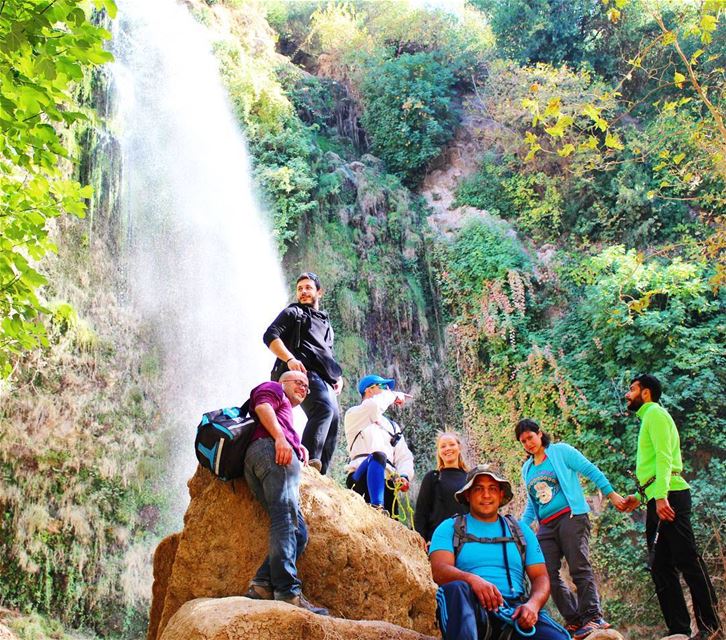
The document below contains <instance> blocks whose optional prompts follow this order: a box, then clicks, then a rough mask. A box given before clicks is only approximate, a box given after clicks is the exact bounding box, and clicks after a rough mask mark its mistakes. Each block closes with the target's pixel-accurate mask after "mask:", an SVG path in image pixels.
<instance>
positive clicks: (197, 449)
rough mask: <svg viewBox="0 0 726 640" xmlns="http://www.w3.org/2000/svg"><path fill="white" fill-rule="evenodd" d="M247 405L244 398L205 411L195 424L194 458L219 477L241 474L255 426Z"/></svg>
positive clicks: (255, 423) (225, 477) (227, 477)
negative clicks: (235, 404) (232, 404)
mask: <svg viewBox="0 0 726 640" xmlns="http://www.w3.org/2000/svg"><path fill="white" fill-rule="evenodd" d="M249 406H250V401H249V400H247V402H245V403H244V404H243V405H242V406H241V407H229V408H227V409H217V410H216V411H209V412H208V413H205V414H204V415H203V416H202V421H201V422H200V423H199V426H198V427H197V437H196V439H195V440H194V453H195V454H196V456H197V460H198V461H199V464H200V465H202V466H203V467H204V468H205V469H208V470H209V471H211V472H212V473H213V474H214V475H215V476H217V477H218V478H220V479H221V480H234V479H235V478H241V477H242V476H243V475H244V464H245V453H246V452H247V447H248V446H249V444H250V439H251V438H252V433H253V432H254V430H255V428H256V427H257V421H256V420H255V418H254V417H253V416H251V415H250V412H249Z"/></svg>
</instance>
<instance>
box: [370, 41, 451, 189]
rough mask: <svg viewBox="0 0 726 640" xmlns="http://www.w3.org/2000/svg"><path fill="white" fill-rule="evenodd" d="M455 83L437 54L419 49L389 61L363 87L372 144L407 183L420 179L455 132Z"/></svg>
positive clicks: (372, 74) (372, 72) (374, 149)
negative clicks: (418, 51) (414, 52)
mask: <svg viewBox="0 0 726 640" xmlns="http://www.w3.org/2000/svg"><path fill="white" fill-rule="evenodd" d="M453 83H454V77H453V74H452V73H451V71H449V70H448V69H447V68H446V67H445V66H443V65H442V64H441V63H440V62H438V61H437V59H436V58H435V56H433V55H431V54H428V53H416V54H403V55H401V56H400V57H398V58H395V59H393V60H388V61H386V62H384V63H383V64H382V65H381V66H380V67H379V68H376V69H374V70H371V72H370V73H369V74H368V76H367V77H366V79H365V80H364V82H363V84H362V86H361V91H362V94H363V101H364V104H365V113H364V114H363V117H362V121H363V125H364V126H365V128H366V130H367V131H368V134H369V136H370V139H371V148H372V149H373V151H374V152H375V153H376V155H378V156H380V157H381V158H382V159H383V160H384V161H385V162H386V165H387V166H388V168H389V169H390V170H391V172H393V173H395V174H396V175H398V176H400V177H401V178H402V179H403V180H404V181H405V182H407V183H414V182H416V180H417V179H418V178H420V176H421V172H422V171H423V170H424V169H425V168H426V165H427V164H428V163H429V161H431V160H432V159H433V158H435V157H436V156H437V155H438V154H439V153H440V151H441V148H442V147H443V145H444V144H445V143H446V142H448V141H449V140H450V139H451V137H452V136H453V131H454V127H455V125H456V123H457V115H456V111H455V110H454V108H453V104H452V97H453Z"/></svg>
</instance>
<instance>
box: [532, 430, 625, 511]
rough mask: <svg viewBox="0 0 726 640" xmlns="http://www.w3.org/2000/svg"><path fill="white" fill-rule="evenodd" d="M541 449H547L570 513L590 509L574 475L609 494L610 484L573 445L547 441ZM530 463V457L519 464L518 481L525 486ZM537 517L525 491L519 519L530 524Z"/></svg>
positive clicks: (610, 490) (535, 509)
mask: <svg viewBox="0 0 726 640" xmlns="http://www.w3.org/2000/svg"><path fill="white" fill-rule="evenodd" d="M545 451H546V452H547V458H548V459H549V461H550V462H551V463H552V466H553V467H554V470H555V473H556V474H557V480H558V481H559V483H560V487H562V493H564V494H565V498H566V499H567V504H568V505H570V510H571V511H572V514H573V515H576V516H578V515H580V514H582V513H588V512H589V511H590V507H589V505H588V504H587V501H586V500H585V494H584V493H583V491H582V487H581V486H580V479H579V478H578V477H577V476H578V474H580V475H583V476H585V477H586V478H588V479H590V480H592V482H594V483H595V484H596V485H597V488H598V489H600V491H602V492H603V493H604V494H605V495H606V496H607V495H609V494H610V493H612V491H613V487H612V485H611V484H610V482H608V479H607V478H606V477H605V474H604V473H603V472H602V471H600V469H598V468H597V467H596V466H595V465H594V464H593V463H592V462H590V461H589V460H588V459H587V458H586V457H585V456H583V455H582V454H581V453H580V452H579V451H578V450H577V449H575V447H572V446H570V445H569V444H566V443H564V442H558V443H557V444H551V445H550V446H549V447H547V448H546V449H545ZM532 464H534V460H533V459H532V458H531V457H530V458H529V459H528V460H527V462H525V463H524V466H523V467H522V480H523V481H524V483H525V486H526V484H527V472H528V471H529V469H530V467H531V466H532ZM538 519H539V518H538V516H537V507H536V506H535V504H534V503H533V502H532V499H531V498H530V497H529V494H527V508H526V509H525V510H524V515H523V516H522V520H523V521H524V522H525V523H526V524H531V523H532V522H533V521H534V520H538Z"/></svg>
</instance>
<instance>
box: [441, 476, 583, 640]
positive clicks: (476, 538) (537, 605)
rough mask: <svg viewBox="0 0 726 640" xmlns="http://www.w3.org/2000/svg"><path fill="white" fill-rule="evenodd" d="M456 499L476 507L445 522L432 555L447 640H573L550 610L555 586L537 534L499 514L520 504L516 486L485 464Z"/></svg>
mask: <svg viewBox="0 0 726 640" xmlns="http://www.w3.org/2000/svg"><path fill="white" fill-rule="evenodd" d="M455 497H456V499H457V500H458V501H459V502H461V503H466V504H468V505H469V514H467V515H464V516H458V517H457V518H450V519H448V520H444V522H442V523H441V524H440V525H439V526H438V527H437V528H436V531H434V535H433V537H432V538H431V546H430V549H429V553H430V557H431V571H432V574H433V577H434V580H435V581H436V582H437V584H439V585H440V588H439V591H438V593H437V594H436V601H437V604H438V608H437V615H438V618H439V625H440V627H441V631H442V635H443V637H444V640H450V639H454V638H455V639H457V640H477V638H486V637H493V638H498V637H500V635H503V636H504V637H509V634H510V633H511V638H513V639H517V640H519V639H521V638H534V639H535V640H568V639H569V634H568V633H567V632H566V631H565V630H564V629H563V628H562V627H561V626H560V625H559V624H557V623H556V622H555V621H554V620H552V618H550V617H549V615H548V614H547V613H546V612H545V611H544V610H543V609H542V607H543V606H544V603H545V602H546V601H547V598H548V597H549V594H550V583H549V578H548V577H547V568H546V566H545V562H544V556H543V555H542V551H541V549H540V548H539V544H538V543H537V538H536V537H535V535H534V533H532V531H531V529H530V528H529V527H521V526H520V525H519V523H518V522H517V521H516V520H515V519H514V518H513V517H511V516H508V515H507V516H502V515H500V513H499V509H500V508H501V507H503V506H504V505H506V504H508V503H509V502H510V501H511V500H512V485H511V484H510V483H509V481H508V480H506V479H505V478H504V477H503V476H501V475H500V474H499V473H498V472H497V471H496V470H495V469H494V467H492V466H491V465H477V466H476V467H474V468H473V469H472V470H471V471H469V473H468V474H467V478H466V483H465V484H464V486H463V487H462V488H461V489H460V490H459V491H457V492H456V494H455ZM525 574H526V576H527V577H528V578H529V581H530V583H531V585H532V587H531V590H530V592H529V593H527V589H526V586H525ZM490 633H493V634H494V635H491V636H490V635H488V634H490Z"/></svg>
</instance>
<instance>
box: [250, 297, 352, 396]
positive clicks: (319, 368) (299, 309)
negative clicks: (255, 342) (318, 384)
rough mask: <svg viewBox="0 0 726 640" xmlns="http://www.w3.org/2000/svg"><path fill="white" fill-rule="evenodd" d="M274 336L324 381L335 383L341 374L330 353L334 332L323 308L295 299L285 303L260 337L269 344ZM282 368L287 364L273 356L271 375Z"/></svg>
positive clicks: (276, 374) (278, 372) (281, 372)
mask: <svg viewBox="0 0 726 640" xmlns="http://www.w3.org/2000/svg"><path fill="white" fill-rule="evenodd" d="M298 332H299V333H298ZM298 335H299V339H298ZM276 338H280V340H282V342H283V343H284V344H285V346H286V347H287V348H288V350H289V351H290V352H291V353H293V354H294V355H295V357H296V358H297V359H298V360H300V361H301V362H302V363H303V364H304V365H305V368H306V369H307V370H308V371H314V372H315V373H317V374H318V375H319V376H320V377H321V378H322V379H323V380H325V381H326V382H327V383H328V384H331V385H332V384H335V383H336V382H337V380H338V378H340V376H341V375H343V370H342V369H341V368H340V365H339V364H338V363H337V362H336V361H335V356H334V354H333V340H334V338H335V334H334V333H333V327H331V326H330V320H329V319H328V314H327V313H326V312H325V311H319V310H317V309H313V307H311V306H309V305H304V304H299V303H297V302H294V303H293V304H291V305H288V306H287V307H285V308H284V309H283V310H282V311H281V312H280V314H279V315H278V316H277V318H275V319H274V320H273V321H272V324H271V325H270V326H269V327H267V331H265V335H264V336H263V338H262V339H263V340H264V342H265V344H266V345H267V346H268V347H269V346H270V343H271V342H272V341H273V340H275V339H276ZM285 371H287V365H286V364H285V363H284V362H282V361H281V360H279V359H278V360H276V361H275V366H274V368H273V370H272V377H273V379H277V378H279V377H280V376H281V375H282V374H283V373H284V372H285Z"/></svg>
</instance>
